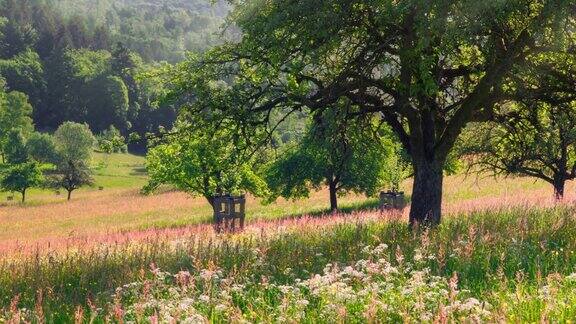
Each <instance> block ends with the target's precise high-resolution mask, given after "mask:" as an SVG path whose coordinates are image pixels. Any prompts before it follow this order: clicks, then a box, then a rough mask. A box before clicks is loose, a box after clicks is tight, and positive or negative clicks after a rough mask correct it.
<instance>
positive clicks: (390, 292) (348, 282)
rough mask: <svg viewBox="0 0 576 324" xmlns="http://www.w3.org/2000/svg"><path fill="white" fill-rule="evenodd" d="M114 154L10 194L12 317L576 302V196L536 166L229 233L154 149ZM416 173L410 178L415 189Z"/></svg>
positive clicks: (437, 314) (257, 318)
mask: <svg viewBox="0 0 576 324" xmlns="http://www.w3.org/2000/svg"><path fill="white" fill-rule="evenodd" d="M103 158H106V159H107V161H106V163H105V165H104V164H102V165H103V166H102V167H100V168H97V169H96V172H97V181H98V184H97V185H102V186H104V190H98V188H88V189H83V190H82V191H79V192H78V193H77V194H76V195H75V196H74V197H73V200H72V201H71V202H65V201H64V198H63V197H60V196H56V195H55V194H54V193H53V192H49V191H38V192H35V193H33V194H31V195H30V199H31V200H30V203H29V204H28V205H25V206H21V205H19V204H16V203H10V204H8V205H6V206H3V207H0V224H2V227H3V228H4V229H5V230H4V231H3V232H2V233H1V234H0V253H1V256H0V305H1V306H2V307H1V309H2V312H1V313H0V322H2V321H12V322H20V321H32V322H41V321H42V320H43V319H46V320H47V321H48V322H106V321H113V322H124V321H136V322H152V323H156V322H170V321H173V320H175V321H185V320H188V322H205V321H211V322H229V321H232V322H242V321H249V322H262V321H264V322H276V321H286V320H288V321H303V322H339V321H340V322H434V321H440V322H455V321H456V322H460V321H464V322H466V321H490V322H495V321H510V322H519V321H522V322H534V321H547V320H552V321H566V320H570V319H572V318H574V316H576V307H575V306H574V305H576V303H575V301H576V289H575V288H576V275H573V273H574V272H576V268H575V267H576V256H575V255H574V250H575V248H576V239H575V238H576V230H575V228H576V209H574V207H573V206H572V205H571V202H573V201H574V199H575V198H576V196H575V195H573V194H572V193H573V192H574V189H575V188H574V186H573V184H571V185H570V187H569V188H568V189H569V190H568V193H569V194H568V195H567V197H566V203H565V204H560V205H558V204H555V203H554V202H553V201H552V200H551V199H550V198H551V192H550V188H548V186H546V185H545V184H543V183H541V182H538V181H536V182H535V181H533V180H531V179H525V178H509V179H494V178H490V177H483V178H476V177H474V176H469V177H466V176H465V175H456V176H450V177H448V178H447V179H446V182H445V210H446V217H445V221H444V222H443V224H442V225H441V226H440V227H439V228H437V229H433V230H426V231H409V230H408V227H407V226H406V214H404V215H396V214H386V213H381V212H379V211H377V210H375V209H374V207H375V206H376V201H375V200H374V199H368V198H365V197H360V196H354V195H350V196H347V197H343V198H342V201H341V202H342V206H343V211H342V212H341V213H339V214H331V215H330V214H326V213H323V212H324V211H326V208H327V207H328V202H327V200H328V199H327V193H326V192H325V191H320V192H317V193H314V194H313V195H312V196H311V197H310V198H309V199H307V200H302V201H296V202H293V201H283V200H281V201H278V202H276V203H274V204H272V205H262V204H260V202H259V201H257V200H255V199H250V201H249V205H248V206H249V207H248V220H249V222H248V226H247V228H246V230H245V231H244V232H242V233H237V234H227V235H216V234H214V232H213V230H212V228H211V226H210V225H209V224H208V221H209V219H210V208H209V206H208V204H207V203H206V202H204V201H203V200H202V199H200V198H191V197H188V196H187V195H186V194H184V193H179V192H173V191H169V190H165V191H163V192H160V193H158V194H155V195H151V196H142V195H140V194H139V188H140V186H142V185H143V184H144V183H145V181H146V176H145V174H143V173H142V170H143V166H144V165H143V160H142V158H139V157H135V156H129V155H112V156H108V157H104V156H97V157H96V159H95V165H96V166H97V165H99V164H101V163H100V162H99V159H103ZM409 186H410V183H409V182H406V183H405V184H404V187H405V188H409Z"/></svg>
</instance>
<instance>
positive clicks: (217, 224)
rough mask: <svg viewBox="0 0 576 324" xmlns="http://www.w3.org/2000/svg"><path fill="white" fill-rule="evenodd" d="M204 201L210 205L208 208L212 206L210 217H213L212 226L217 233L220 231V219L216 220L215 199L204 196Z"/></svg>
mask: <svg viewBox="0 0 576 324" xmlns="http://www.w3.org/2000/svg"><path fill="white" fill-rule="evenodd" d="M205 198H206V200H207V201H208V203H209V204H210V206H212V213H213V214H212V215H213V225H214V230H215V231H216V232H217V233H219V232H220V230H221V226H222V224H221V223H222V219H218V217H217V213H216V212H217V211H219V210H217V209H216V207H217V206H216V205H215V204H216V199H215V198H214V196H205Z"/></svg>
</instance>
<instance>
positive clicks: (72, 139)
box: [54, 122, 96, 161]
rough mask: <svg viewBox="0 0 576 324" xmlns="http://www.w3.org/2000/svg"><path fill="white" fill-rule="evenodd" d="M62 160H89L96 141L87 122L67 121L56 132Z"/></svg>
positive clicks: (58, 149) (57, 145)
mask: <svg viewBox="0 0 576 324" xmlns="http://www.w3.org/2000/svg"><path fill="white" fill-rule="evenodd" d="M54 139H55V142H56V149H57V151H58V155H59V159H60V160H61V161H89V160H90V157H91V154H92V149H93V146H94V144H95V142H96V139H95V138H94V135H93V134H92V131H90V128H89V127H88V125H86V124H78V123H73V122H66V123H64V124H62V125H61V126H60V127H58V130H56V132H55V133H54Z"/></svg>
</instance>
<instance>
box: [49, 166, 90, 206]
mask: <svg viewBox="0 0 576 324" xmlns="http://www.w3.org/2000/svg"><path fill="white" fill-rule="evenodd" d="M49 179H50V180H49V182H48V183H49V185H50V186H51V187H53V188H63V189H65V190H66V191H67V192H68V196H67V197H68V200H70V199H71V198H72V192H73V191H75V190H77V189H80V188H82V187H84V186H91V185H93V184H94V178H93V177H92V172H91V170H90V168H88V166H87V165H86V164H85V162H84V161H73V160H66V161H62V162H60V163H59V164H58V166H57V167H56V170H54V171H53V172H50V176H49Z"/></svg>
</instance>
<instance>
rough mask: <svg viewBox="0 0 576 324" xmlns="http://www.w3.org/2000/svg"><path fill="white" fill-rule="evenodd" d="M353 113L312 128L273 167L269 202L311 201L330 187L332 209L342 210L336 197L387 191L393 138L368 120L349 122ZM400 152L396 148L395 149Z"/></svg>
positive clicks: (345, 108) (339, 113) (327, 117)
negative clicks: (314, 193)
mask: <svg viewBox="0 0 576 324" xmlns="http://www.w3.org/2000/svg"><path fill="white" fill-rule="evenodd" d="M353 109H354V108H353V107H351V106H350V105H346V104H344V105H342V107H341V108H340V109H338V110H337V109H334V110H329V111H328V112H326V113H325V114H324V115H323V116H322V117H321V118H318V119H317V120H316V122H315V124H314V125H312V126H311V127H310V128H309V130H308V133H307V134H306V136H305V137H304V139H303V140H302V141H301V142H300V143H299V144H298V145H297V146H296V147H293V148H290V149H288V150H287V152H285V153H284V154H283V155H282V156H281V157H280V159H278V160H277V161H275V162H274V163H272V164H271V166H270V168H268V171H267V176H266V179H267V182H268V185H269V187H270V188H271V191H272V196H271V200H275V199H276V198H277V197H278V196H282V197H284V198H294V199H297V198H304V197H308V196H309V194H310V190H312V189H315V190H318V189H320V188H321V187H322V186H324V185H325V186H326V187H328V189H329V193H330V209H331V210H332V211H335V210H337V209H338V195H341V194H344V193H347V192H355V193H362V194H366V195H368V196H372V195H374V194H376V192H377V191H378V190H380V189H382V188H383V187H384V186H385V180H386V178H389V176H388V175H387V174H388V173H389V172H390V171H392V170H390V168H389V166H388V165H387V160H388V159H389V158H390V157H391V155H392V154H393V153H394V151H393V148H394V146H395V144H394V143H393V141H392V140H391V138H392V135H391V132H390V131H389V130H388V129H387V128H386V127H379V125H378V124H375V123H374V120H373V119H372V118H370V117H368V118H366V117H364V118H359V119H358V118H357V119H349V118H346V116H348V115H349V114H351V113H353V111H352V110H353ZM396 146H398V145H396Z"/></svg>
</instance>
